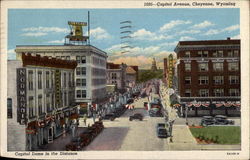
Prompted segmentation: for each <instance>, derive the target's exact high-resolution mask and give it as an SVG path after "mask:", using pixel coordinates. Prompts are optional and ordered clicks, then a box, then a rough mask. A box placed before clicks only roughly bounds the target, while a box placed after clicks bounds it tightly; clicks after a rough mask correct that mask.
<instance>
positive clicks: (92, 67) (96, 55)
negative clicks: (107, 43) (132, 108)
mask: <svg viewBox="0 0 250 160" xmlns="http://www.w3.org/2000/svg"><path fill="white" fill-rule="evenodd" d="M15 51H16V53H17V59H19V60H20V58H21V54H22V53H31V54H32V55H36V54H39V55H41V56H48V57H54V58H57V59H62V60H76V61H77V67H76V70H75V73H74V78H75V79H74V81H75V82H74V83H75V84H76V86H75V101H76V103H77V104H79V105H80V106H81V107H88V110H89V107H90V106H91V104H99V105H104V103H105V102H106V99H107V94H106V62H107V57H108V56H107V53H106V52H104V51H102V50H100V49H98V48H96V47H94V46H91V45H19V46H17V47H16V50H15ZM88 104H89V105H88Z"/></svg>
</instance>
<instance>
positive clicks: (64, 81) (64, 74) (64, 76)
mask: <svg viewBox="0 0 250 160" xmlns="http://www.w3.org/2000/svg"><path fill="white" fill-rule="evenodd" d="M66 84H67V74H66V73H65V72H64V73H63V86H64V87H67V85H66Z"/></svg>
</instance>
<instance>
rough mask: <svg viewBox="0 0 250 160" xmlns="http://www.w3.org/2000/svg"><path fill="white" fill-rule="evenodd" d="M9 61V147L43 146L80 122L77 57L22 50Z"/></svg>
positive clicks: (29, 147) (31, 147)
mask: <svg viewBox="0 0 250 160" xmlns="http://www.w3.org/2000/svg"><path fill="white" fill-rule="evenodd" d="M20 58H21V61H16V60H15V61H8V93H7V95H8V100H7V101H8V121H7V123H8V127H7V128H8V131H7V132H8V134H7V135H8V138H7V139H8V150H9V151H20V150H39V146H42V145H43V144H46V143H50V142H52V141H53V139H54V138H57V137H58V136H60V135H61V134H62V133H63V132H64V131H67V130H69V129H70V128H72V125H76V120H77V119H78V108H77V106H76V104H75V99H74V93H75V85H74V70H75V68H76V66H77V63H76V61H70V60H60V59H55V58H48V57H40V56H39V55H37V56H31V54H24V53H23V54H22V56H20Z"/></svg>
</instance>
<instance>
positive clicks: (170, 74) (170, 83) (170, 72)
mask: <svg viewBox="0 0 250 160" xmlns="http://www.w3.org/2000/svg"><path fill="white" fill-rule="evenodd" d="M168 62H169V67H168V87H169V88H173V55H172V54H170V55H169V56H168Z"/></svg>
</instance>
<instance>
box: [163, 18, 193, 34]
mask: <svg viewBox="0 0 250 160" xmlns="http://www.w3.org/2000/svg"><path fill="white" fill-rule="evenodd" d="M190 23H191V21H183V20H172V21H170V22H169V23H166V24H164V25H163V26H162V27H161V28H160V32H165V31H168V30H170V29H172V28H173V27H176V26H178V25H182V24H190Z"/></svg>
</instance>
